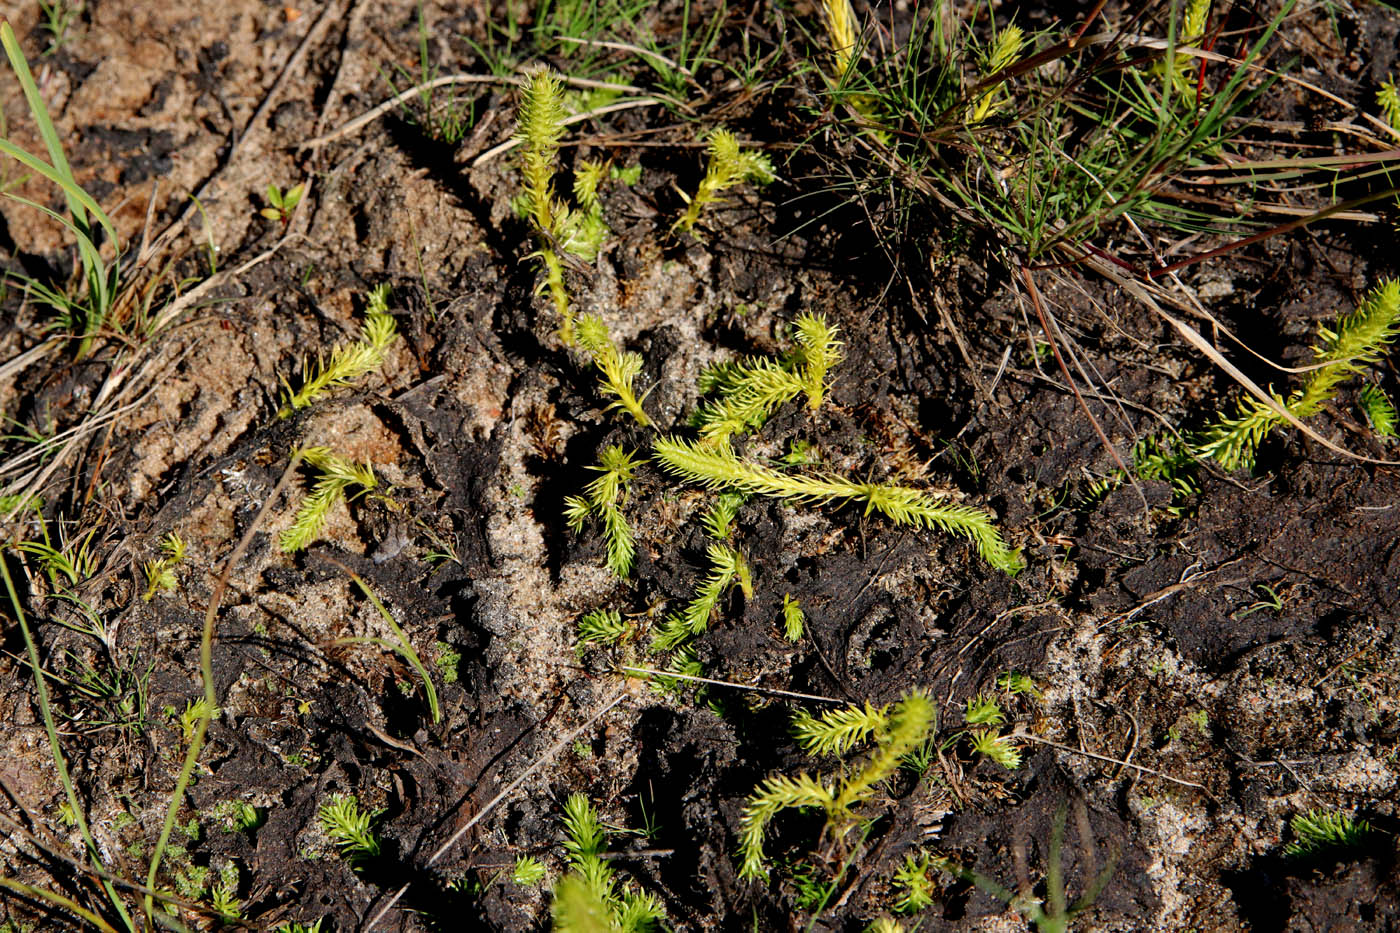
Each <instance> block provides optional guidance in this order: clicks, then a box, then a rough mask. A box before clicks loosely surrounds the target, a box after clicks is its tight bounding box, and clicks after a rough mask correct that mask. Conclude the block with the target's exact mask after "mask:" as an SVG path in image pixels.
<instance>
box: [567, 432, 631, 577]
mask: <svg viewBox="0 0 1400 933" xmlns="http://www.w3.org/2000/svg"><path fill="white" fill-rule="evenodd" d="M636 468H637V460H636V459H635V454H629V453H627V452H626V451H624V450H623V449H622V447H621V446H620V445H618V444H613V445H612V446H610V447H606V448H604V449H603V452H602V454H600V455H599V463H598V465H597V466H593V467H589V469H591V470H597V471H598V472H599V473H600V474H602V475H601V476H599V477H598V478H597V479H595V480H594V481H593V482H591V483H589V484H588V485H587V486H586V487H584V490H583V495H581V496H568V497H566V498H565V499H564V519H565V521H567V522H568V524H569V527H570V528H571V529H573V530H574V531H575V532H577V531H580V530H582V529H583V524H584V522H586V521H588V519H589V518H590V517H593V516H596V517H598V518H600V519H601V520H602V522H603V537H604V538H605V539H606V540H607V552H608V556H607V563H608V569H609V570H611V571H612V572H613V573H614V574H615V575H616V576H618V577H625V576H627V575H628V574H629V573H631V572H632V562H633V560H634V559H635V558H636V556H637V545H636V542H635V540H634V538H633V535H632V526H631V525H629V524H628V523H627V518H626V516H624V515H623V514H622V503H623V502H624V501H625V500H626V498H627V484H628V483H630V482H631V481H632V474H633V472H634V471H635V470H636Z"/></svg>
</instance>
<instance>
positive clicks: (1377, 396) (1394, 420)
mask: <svg viewBox="0 0 1400 933" xmlns="http://www.w3.org/2000/svg"><path fill="white" fill-rule="evenodd" d="M1358 398H1359V400H1360V402H1361V410H1362V411H1363V412H1365V413H1366V420H1367V421H1369V422H1371V430H1373V431H1375V432H1376V433H1377V434H1378V435H1380V436H1381V437H1397V436H1400V431H1397V427H1400V415H1397V414H1396V412H1395V403H1394V402H1392V401H1391V400H1390V396H1388V395H1386V394H1385V390H1384V389H1382V388H1381V387H1380V386H1378V385H1374V384H1371V385H1366V386H1363V387H1362V389H1361V394H1360V396H1358Z"/></svg>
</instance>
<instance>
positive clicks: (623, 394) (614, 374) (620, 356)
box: [578, 314, 651, 427]
mask: <svg viewBox="0 0 1400 933" xmlns="http://www.w3.org/2000/svg"><path fill="white" fill-rule="evenodd" d="M578 342H579V346H581V347H583V349H584V350H585V351H587V353H588V355H589V356H591V357H593V363H594V365H596V366H597V367H598V372H599V374H600V375H601V376H602V389H603V393H604V394H606V395H611V396H612V397H613V402H612V404H610V405H609V406H608V410H609V411H611V410H612V409H614V408H620V409H622V410H623V411H625V412H627V413H628V414H629V415H631V416H632V417H633V418H635V419H636V421H637V423H638V424H640V425H642V426H643V427H646V426H647V425H650V424H651V419H650V418H648V417H647V413H646V412H645V411H643V410H642V403H641V402H640V401H639V400H638V399H637V395H636V393H635V392H634V391H633V389H632V383H633V382H634V381H635V380H636V378H637V376H638V375H639V374H640V373H641V371H642V357H641V354H639V353H632V352H627V353H623V352H621V351H619V350H618V349H617V345H616V344H614V343H613V341H612V335H610V334H609V333H608V325H606V324H604V323H603V319H602V318H600V317H598V316H597V315H596V314H585V315H584V316H583V317H581V318H579V320H578Z"/></svg>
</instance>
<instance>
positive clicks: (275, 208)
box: [258, 184, 306, 226]
mask: <svg viewBox="0 0 1400 933" xmlns="http://www.w3.org/2000/svg"><path fill="white" fill-rule="evenodd" d="M305 193H306V186H305V185H292V187H290V188H288V189H287V190H286V191H285V192H284V191H283V190H282V189H281V188H279V187H277V185H276V184H269V185H268V186H267V203H268V206H267V207H264V208H263V209H262V210H260V211H258V213H259V214H261V215H262V216H263V217H266V218H267V219H268V220H275V221H278V222H279V223H281V224H282V225H283V226H286V225H287V223H289V222H290V221H291V219H292V212H293V211H295V210H296V209H297V205H298V204H300V203H301V196H302V195H303V194H305Z"/></svg>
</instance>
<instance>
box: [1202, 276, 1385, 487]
mask: <svg viewBox="0 0 1400 933" xmlns="http://www.w3.org/2000/svg"><path fill="white" fill-rule="evenodd" d="M1397 334H1400V279H1390V280H1388V281H1386V282H1384V283H1383V284H1381V285H1380V286H1379V287H1377V288H1376V289H1375V290H1374V291H1372V292H1371V293H1370V294H1369V295H1367V296H1366V299H1365V300H1364V301H1363V302H1362V303H1361V305H1360V306H1359V307H1358V308H1357V309H1356V310H1355V311H1354V312H1352V313H1351V314H1348V315H1347V316H1345V317H1343V318H1342V319H1341V320H1340V321H1339V322H1338V323H1337V326H1336V328H1335V329H1331V328H1327V327H1319V328H1318V338H1319V339H1318V343H1317V345H1316V346H1315V347H1314V348H1313V363H1314V365H1315V366H1316V367H1317V368H1315V369H1313V370H1312V371H1311V372H1309V373H1308V376H1307V380H1306V381H1305V382H1304V383H1303V387H1302V388H1301V389H1297V390H1294V392H1293V394H1292V395H1290V396H1289V397H1288V398H1287V399H1285V398H1284V397H1283V396H1281V395H1278V394H1275V395H1274V401H1275V403H1277V404H1278V406H1279V407H1281V408H1283V409H1285V410H1286V411H1287V412H1288V413H1289V414H1291V415H1292V416H1293V417H1294V418H1297V419H1299V420H1302V419H1304V418H1310V417H1312V416H1313V415H1316V414H1317V413H1318V412H1320V411H1322V407H1323V405H1325V404H1327V402H1329V401H1331V400H1332V398H1333V397H1335V396H1336V394H1337V389H1338V388H1339V387H1340V386H1341V384H1342V383H1343V382H1345V381H1346V380H1348V379H1350V378H1351V377H1352V376H1354V375H1357V374H1358V373H1360V372H1361V371H1362V370H1363V369H1364V368H1365V367H1366V366H1369V365H1370V364H1372V363H1374V362H1376V361H1377V360H1379V359H1380V358H1381V355H1382V353H1383V352H1384V350H1385V348H1386V347H1387V346H1389V345H1390V343H1391V342H1392V341H1393V340H1394V339H1395V337H1396V335H1397ZM1287 421H1288V419H1287V418H1285V417H1284V416H1283V415H1281V414H1279V413H1278V412H1277V411H1275V410H1274V409H1273V408H1271V407H1269V406H1268V405H1265V404H1264V403H1263V402H1261V401H1260V400H1259V399H1256V398H1253V397H1247V398H1245V399H1244V400H1243V401H1242V402H1241V403H1240V413H1239V415H1238V416H1236V417H1234V418H1221V419H1220V420H1219V421H1217V422H1216V423H1215V425H1214V426H1213V427H1211V428H1210V429H1209V430H1207V431H1206V433H1205V435H1204V437H1202V439H1201V440H1200V441H1199V442H1198V443H1197V445H1196V447H1195V452H1196V454H1197V456H1200V457H1211V458H1213V459H1214V460H1216V461H1217V462H1218V463H1219V464H1220V465H1221V466H1222V467H1224V468H1225V469H1227V470H1234V469H1238V468H1239V467H1246V468H1249V467H1253V466H1254V457H1255V454H1256V453H1257V452H1258V450H1259V445H1260V444H1261V443H1263V441H1264V439H1265V438H1266V437H1268V436H1269V434H1270V433H1271V432H1272V431H1273V430H1274V429H1275V428H1277V427H1280V426H1282V425H1283V424H1285V423H1287Z"/></svg>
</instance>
